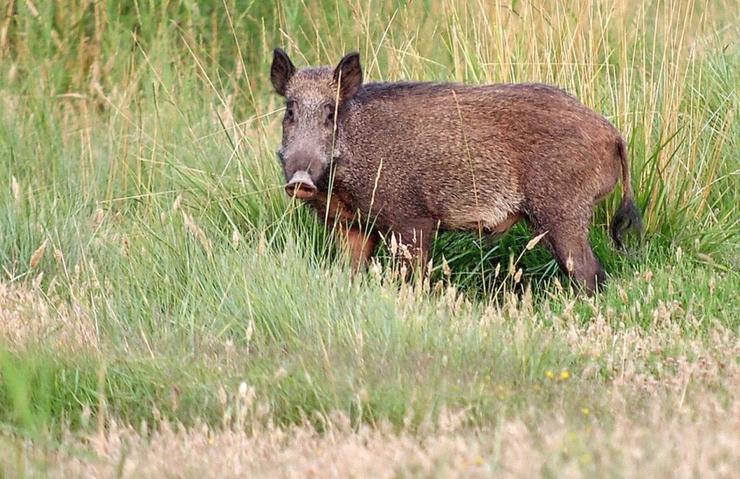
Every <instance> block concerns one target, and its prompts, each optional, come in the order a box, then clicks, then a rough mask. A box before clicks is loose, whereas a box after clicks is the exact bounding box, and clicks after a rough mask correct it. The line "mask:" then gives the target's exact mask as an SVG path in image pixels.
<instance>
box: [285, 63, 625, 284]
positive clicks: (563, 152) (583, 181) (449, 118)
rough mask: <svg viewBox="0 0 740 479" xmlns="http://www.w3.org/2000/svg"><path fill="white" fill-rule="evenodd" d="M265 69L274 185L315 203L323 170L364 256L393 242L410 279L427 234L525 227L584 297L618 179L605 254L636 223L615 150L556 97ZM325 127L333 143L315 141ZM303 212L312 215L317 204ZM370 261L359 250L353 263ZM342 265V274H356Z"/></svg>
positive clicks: (355, 70)
mask: <svg viewBox="0 0 740 479" xmlns="http://www.w3.org/2000/svg"><path fill="white" fill-rule="evenodd" d="M276 62H277V64H275V63H274V64H273V82H276V81H277V84H278V85H280V84H282V82H283V81H285V84H286V85H287V86H286V88H285V95H284V96H285V97H286V100H287V102H288V108H289V109H290V112H286V119H285V120H284V122H283V144H282V147H281V158H282V159H283V160H284V163H283V168H284V170H285V174H286V179H289V178H290V177H291V176H292V175H293V174H294V173H295V172H296V171H298V170H301V171H307V172H308V173H309V174H310V175H311V178H312V179H313V181H314V182H315V183H316V185H317V187H318V190H319V191H320V192H323V194H325V193H326V191H327V189H328V185H329V183H328V180H327V179H328V177H329V175H328V174H327V173H328V172H329V171H330V170H332V169H333V171H334V178H333V184H332V188H333V189H332V191H333V193H334V194H337V195H338V196H339V197H340V198H341V201H342V204H343V206H342V208H340V210H341V211H343V212H345V215H344V216H346V212H352V214H351V215H350V216H353V217H356V216H357V215H359V216H360V217H362V218H366V219H371V220H372V221H365V222H363V224H370V223H372V224H373V225H374V227H373V228H371V229H369V230H368V231H361V232H362V233H363V234H365V235H366V236H368V237H369V238H371V241H370V244H375V241H376V239H377V238H376V236H377V235H378V234H379V233H393V234H395V235H396V236H397V237H399V238H400V240H401V241H402V243H404V244H406V245H408V247H409V249H410V251H411V252H412V254H413V257H414V258H415V260H416V261H417V262H418V264H420V265H421V266H422V267H423V266H424V264H425V263H426V259H427V255H428V252H429V246H430V244H429V243H430V240H431V238H432V237H433V235H434V232H435V230H436V229H445V230H479V231H482V232H491V233H500V232H503V231H505V230H507V229H508V228H510V227H511V226H513V225H514V224H515V223H516V222H517V221H518V220H519V219H520V218H526V219H527V220H528V221H529V222H530V223H531V224H532V225H533V227H534V230H535V233H536V234H540V233H546V235H545V237H544V242H545V244H546V245H547V246H548V247H549V249H550V250H551V251H552V253H553V254H554V256H555V257H556V258H557V260H558V262H559V263H560V265H561V266H562V268H563V269H564V270H565V271H566V272H567V273H568V274H569V275H571V276H572V277H573V278H575V279H576V280H577V281H578V282H579V283H580V284H582V285H583V286H584V287H585V288H586V290H587V291H588V292H593V291H594V290H595V289H596V287H597V285H598V284H599V283H601V282H602V281H603V280H604V272H603V270H602V268H601V265H600V264H599V262H598V260H597V259H596V257H595V256H594V254H593V252H592V250H591V246H590V244H589V242H588V238H587V235H588V228H589V223H590V220H591V215H592V212H593V208H594V205H595V204H596V202H597V201H599V200H601V199H602V198H604V197H605V196H606V195H608V194H609V193H610V192H611V191H612V190H613V189H614V186H615V184H616V183H617V181H618V180H619V179H620V177H621V179H622V182H623V189H624V198H623V200H622V206H621V207H620V209H619V211H618V212H617V215H616V217H615V220H614V223H613V225H612V236H613V237H614V240H615V242H616V243H617V244H618V245H621V232H622V231H623V230H624V229H625V227H626V226H629V224H634V225H637V224H639V213H638V212H637V209H636V207H635V206H634V201H633V195H632V188H631V185H630V176H629V165H628V162H627V153H626V147H625V143H624V140H623V138H622V137H621V135H620V133H619V132H618V131H617V130H616V128H614V126H612V125H611V123H609V122H608V121H607V120H606V119H605V118H604V117H603V116H601V115H599V114H597V113H595V112H594V111H592V110H590V109H589V108H587V107H585V106H584V105H582V104H581V103H580V102H579V101H578V100H577V99H576V98H574V97H573V96H571V95H569V94H568V93H566V92H564V91H563V90H560V89H558V88H555V87H552V86H548V85H542V84H504V85H480V86H472V85H462V84H449V83H416V82H398V83H366V84H362V73H361V70H360V66H359V57H358V56H357V55H356V54H350V55H347V56H346V57H345V58H343V59H342V61H341V62H340V63H339V65H338V66H337V67H336V68H335V69H331V68H328V67H318V68H308V69H303V70H298V71H297V72H295V73H294V74H291V75H290V76H289V77H287V78H282V77H281V76H280V72H281V71H284V70H285V67H284V64H285V60H284V59H283V58H282V56H281V55H279V54H277V53H276ZM275 68H277V73H275V72H276V71H275ZM340 71H341V72H342V75H341V78H342V80H341V85H338V84H337V77H338V76H339V75H338V72H340ZM275 76H277V79H275V78H274V77H275ZM276 90H277V87H276ZM336 98H339V105H334V102H335V100H336ZM327 105H329V106H327ZM332 105H334V106H337V107H338V108H337V111H338V116H337V118H334V117H333V114H332V113H333V111H332V112H329V110H330V109H332V108H330V107H331V106H332ZM329 121H331V123H332V125H329ZM334 122H336V137H334V136H333V134H332V132H333V128H328V126H333V124H334ZM309 203H310V204H312V205H313V206H314V207H316V208H320V209H322V214H323V213H324V211H323V209H324V208H325V207H326V203H327V202H326V201H325V200H318V199H316V200H310V201H309ZM335 210H336V208H335ZM352 228H358V226H356V225H355V226H353V227H352ZM341 231H345V232H346V231H347V229H346V228H342V229H341ZM348 237H349V235H348ZM351 242H352V241H350V243H351ZM370 253H371V248H367V247H363V248H362V255H364V256H365V260H366V259H367V256H368V255H369V254H370ZM362 255H361V256H362ZM352 257H353V264H360V263H362V261H361V260H359V259H358V255H356V254H353V256H352Z"/></svg>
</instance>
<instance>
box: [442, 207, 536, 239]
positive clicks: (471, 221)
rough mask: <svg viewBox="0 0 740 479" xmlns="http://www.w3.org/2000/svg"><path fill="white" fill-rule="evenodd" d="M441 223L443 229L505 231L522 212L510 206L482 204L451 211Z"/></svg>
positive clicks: (514, 222)
mask: <svg viewBox="0 0 740 479" xmlns="http://www.w3.org/2000/svg"><path fill="white" fill-rule="evenodd" d="M445 216H446V217H445V218H442V219H441V221H440V223H441V226H442V228H443V229H451V230H465V231H467V230H483V231H485V232H488V233H497V234H498V233H503V232H505V231H507V230H508V229H509V228H511V227H512V226H513V225H514V224H516V222H517V221H519V220H520V219H521V217H522V216H521V214H520V213H519V212H517V211H515V210H514V209H513V208H510V207H496V206H481V207H478V208H469V209H467V208H466V209H463V210H458V211H457V212H450V214H448V215H445Z"/></svg>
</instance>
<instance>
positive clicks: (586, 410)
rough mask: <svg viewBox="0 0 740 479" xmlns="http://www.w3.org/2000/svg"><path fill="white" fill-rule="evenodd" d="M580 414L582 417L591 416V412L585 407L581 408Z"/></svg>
mask: <svg viewBox="0 0 740 479" xmlns="http://www.w3.org/2000/svg"><path fill="white" fill-rule="evenodd" d="M581 412H582V413H583V415H584V416H588V415H589V414H591V411H590V410H589V409H588V408H587V407H584V408H581Z"/></svg>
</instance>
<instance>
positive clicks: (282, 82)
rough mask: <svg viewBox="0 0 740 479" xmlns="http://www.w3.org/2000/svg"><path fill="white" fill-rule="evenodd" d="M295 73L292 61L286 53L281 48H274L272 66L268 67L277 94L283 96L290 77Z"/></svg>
mask: <svg viewBox="0 0 740 479" xmlns="http://www.w3.org/2000/svg"><path fill="white" fill-rule="evenodd" d="M294 73H295V67H294V66H293V62H291V61H290V58H289V57H288V54H287V53H285V52H284V51H283V50H282V49H280V48H276V49H275V51H274V52H273V56H272V68H271V69H270V80H272V86H273V87H275V91H276V92H277V93H278V95H281V96H285V90H286V88H287V87H288V82H289V81H290V78H291V77H292V76H293V74H294Z"/></svg>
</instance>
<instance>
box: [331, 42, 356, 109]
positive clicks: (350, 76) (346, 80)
mask: <svg viewBox="0 0 740 479" xmlns="http://www.w3.org/2000/svg"><path fill="white" fill-rule="evenodd" d="M334 81H335V82H336V83H337V84H338V85H339V99H340V100H347V99H349V98H352V97H353V96H354V95H355V93H357V90H359V89H360V86H362V67H360V54H359V53H357V52H354V53H348V54H347V55H345V56H344V58H342V59H341V60H340V61H339V65H337V68H336V69H334Z"/></svg>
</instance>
